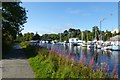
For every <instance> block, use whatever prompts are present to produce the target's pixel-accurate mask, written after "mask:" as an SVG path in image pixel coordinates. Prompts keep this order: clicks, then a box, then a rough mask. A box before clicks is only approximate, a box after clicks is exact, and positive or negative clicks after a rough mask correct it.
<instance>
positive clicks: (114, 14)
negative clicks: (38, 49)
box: [21, 2, 118, 34]
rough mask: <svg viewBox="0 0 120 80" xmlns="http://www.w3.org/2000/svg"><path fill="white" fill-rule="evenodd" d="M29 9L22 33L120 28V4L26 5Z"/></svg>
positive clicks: (31, 3)
mask: <svg viewBox="0 0 120 80" xmlns="http://www.w3.org/2000/svg"><path fill="white" fill-rule="evenodd" d="M21 6H22V7H24V8H26V10H28V12H27V17H28V19H27V23H25V24H24V26H25V27H24V30H23V31H22V33H27V32H34V33H36V32H37V33H39V34H51V33H53V34H54V33H55V34H57V33H60V32H63V31H64V30H68V29H69V28H75V29H80V30H81V31H84V30H85V29H87V30H90V31H91V30H92V27H93V26H98V27H99V26H100V20H102V19H103V18H104V19H105V20H104V21H102V25H101V30H104V31H105V30H110V31H111V30H113V29H115V28H118V3H117V2H23V3H22V4H21Z"/></svg>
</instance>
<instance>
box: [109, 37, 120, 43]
mask: <svg viewBox="0 0 120 80" xmlns="http://www.w3.org/2000/svg"><path fill="white" fill-rule="evenodd" d="M110 41H111V44H112V45H120V35H117V36H114V37H111V38H110Z"/></svg>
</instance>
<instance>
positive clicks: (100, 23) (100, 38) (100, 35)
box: [100, 21, 102, 40]
mask: <svg viewBox="0 0 120 80" xmlns="http://www.w3.org/2000/svg"><path fill="white" fill-rule="evenodd" d="M100 40H102V36H101V21H100Z"/></svg>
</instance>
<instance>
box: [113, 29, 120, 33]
mask: <svg viewBox="0 0 120 80" xmlns="http://www.w3.org/2000/svg"><path fill="white" fill-rule="evenodd" d="M115 32H116V33H119V32H120V29H119V28H116V29H114V30H112V31H111V33H112V34H114V33H115Z"/></svg>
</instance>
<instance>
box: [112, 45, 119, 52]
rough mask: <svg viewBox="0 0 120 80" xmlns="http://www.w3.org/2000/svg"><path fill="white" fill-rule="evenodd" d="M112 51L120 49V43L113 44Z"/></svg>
mask: <svg viewBox="0 0 120 80" xmlns="http://www.w3.org/2000/svg"><path fill="white" fill-rule="evenodd" d="M112 51H120V45H113V46H112Z"/></svg>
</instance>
